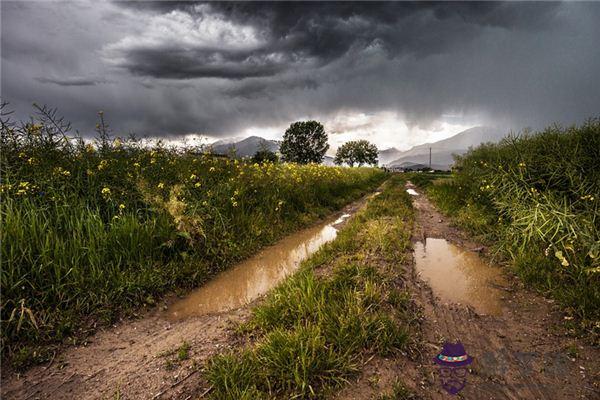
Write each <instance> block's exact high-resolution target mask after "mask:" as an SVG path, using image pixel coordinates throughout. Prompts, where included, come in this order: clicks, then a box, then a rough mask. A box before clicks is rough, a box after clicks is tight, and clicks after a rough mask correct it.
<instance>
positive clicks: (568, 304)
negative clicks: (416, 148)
mask: <svg viewBox="0 0 600 400" xmlns="http://www.w3.org/2000/svg"><path fill="white" fill-rule="evenodd" d="M432 178H433V179H432ZM411 179H412V180H413V182H414V183H415V184H418V185H421V186H423V187H427V193H428V195H429V197H430V198H431V199H432V200H433V201H434V202H435V204H436V205H437V206H438V207H439V208H440V209H441V210H442V211H443V212H445V213H446V214H449V215H451V216H452V217H453V220H454V222H455V223H457V224H458V225H459V226H461V227H463V228H466V229H467V230H468V231H470V232H471V233H473V234H475V235H477V236H479V237H480V238H482V239H483V240H484V241H486V242H488V243H489V244H491V245H492V246H493V249H494V250H495V255H496V256H497V257H499V258H500V259H506V260H508V261H509V262H510V265H511V266H512V267H513V269H514V270H515V271H516V273H517V274H518V275H519V276H520V277H521V278H522V279H523V280H524V281H525V282H527V283H529V284H531V285H532V286H534V287H536V288H538V289H539V290H541V291H543V292H544V293H546V294H548V295H550V296H552V297H554V298H555V299H557V300H558V301H559V302H560V303H561V304H562V306H563V307H564V309H565V310H566V311H567V313H568V314H569V315H570V316H571V317H574V318H573V320H569V319H567V320H566V323H567V324H568V325H571V326H572V328H573V330H579V329H577V328H582V329H583V330H584V332H586V333H588V334H590V335H591V337H593V338H596V339H597V338H598V336H599V333H600V198H599V197H600V121H599V120H597V119H596V120H590V121H589V122H587V123H585V124H583V125H581V126H578V127H577V126H575V127H570V128H566V129H563V128H560V127H550V128H548V129H546V130H544V131H542V132H538V133H537V134H528V135H521V136H513V137H508V138H506V139H504V140H503V141H502V142H500V143H499V144H488V145H482V146H480V147H478V148H476V149H473V150H471V151H469V152H468V153H466V154H465V155H463V156H461V157H458V159H457V162H456V164H455V167H454V172H453V174H452V175H451V176H450V175H449V176H447V177H443V176H441V177H440V176H434V177H430V176H428V174H414V175H413V176H411Z"/></svg>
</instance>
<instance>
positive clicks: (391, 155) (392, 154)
mask: <svg viewBox="0 0 600 400" xmlns="http://www.w3.org/2000/svg"><path fill="white" fill-rule="evenodd" d="M401 154H402V152H401V151H400V150H398V149H397V148H395V147H390V148H389V149H385V150H379V153H378V155H377V159H378V161H379V164H380V165H382V164H387V163H389V162H390V161H394V160H395V159H397V158H398V157H400V155H401Z"/></svg>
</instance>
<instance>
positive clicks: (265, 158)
mask: <svg viewBox="0 0 600 400" xmlns="http://www.w3.org/2000/svg"><path fill="white" fill-rule="evenodd" d="M277 161H279V157H277V154H275V153H273V152H272V151H271V150H269V149H263V150H258V151H257V152H256V153H254V156H252V162H255V163H258V164H262V163H264V162H272V163H276V162H277Z"/></svg>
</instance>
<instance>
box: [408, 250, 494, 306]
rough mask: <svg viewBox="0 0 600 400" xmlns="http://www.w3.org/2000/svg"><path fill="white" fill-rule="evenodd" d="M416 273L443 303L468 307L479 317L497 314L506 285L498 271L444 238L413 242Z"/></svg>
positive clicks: (472, 253)
mask: <svg viewBox="0 0 600 400" xmlns="http://www.w3.org/2000/svg"><path fill="white" fill-rule="evenodd" d="M415 263H416V268H417V271H418V272H419V273H420V274H421V276H422V277H423V279H424V280H425V281H427V283H428V284H429V285H430V286H431V288H432V289H433V292H434V293H435V294H436V295H437V296H439V297H440V298H441V299H442V300H445V301H448V302H452V303H461V304H468V305H470V306H472V307H473V308H474V309H475V310H476V311H477V312H479V313H481V314H490V315H500V314H502V304H501V300H500V297H501V296H502V294H503V293H502V291H501V289H498V288H496V287H494V286H493V284H494V283H495V284H497V285H505V281H504V279H503V277H502V275H501V274H500V271H499V270H498V269H497V268H494V267H492V266H491V265H489V264H487V263H486V262H484V261H483V260H482V259H481V258H479V256H478V255H477V254H476V253H474V252H470V251H465V250H463V249H461V248H459V247H457V246H455V245H453V244H451V243H448V242H447V241H446V240H445V239H433V238H427V239H426V240H425V244H423V242H417V243H415Z"/></svg>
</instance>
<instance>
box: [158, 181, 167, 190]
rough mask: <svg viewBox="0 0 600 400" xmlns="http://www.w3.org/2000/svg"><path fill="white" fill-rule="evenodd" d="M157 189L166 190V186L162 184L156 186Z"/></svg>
mask: <svg viewBox="0 0 600 400" xmlns="http://www.w3.org/2000/svg"><path fill="white" fill-rule="evenodd" d="M156 187H157V188H159V189H164V188H165V184H164V183H162V182H160V183H159V184H158V185H156Z"/></svg>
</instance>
